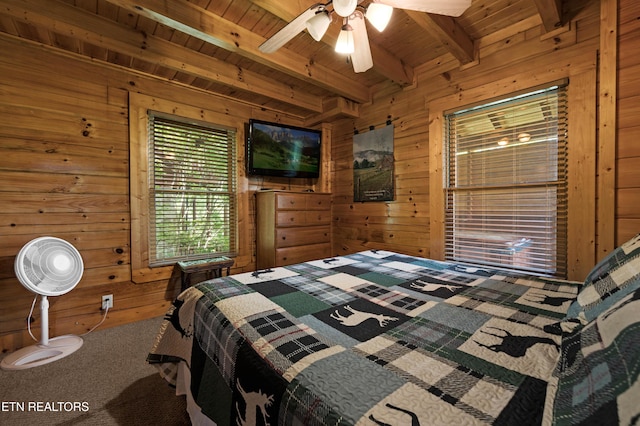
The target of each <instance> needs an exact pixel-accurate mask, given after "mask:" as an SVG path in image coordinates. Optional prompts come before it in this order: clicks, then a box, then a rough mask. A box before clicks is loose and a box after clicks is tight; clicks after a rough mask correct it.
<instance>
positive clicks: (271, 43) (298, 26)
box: [258, 3, 325, 53]
mask: <svg viewBox="0 0 640 426" xmlns="http://www.w3.org/2000/svg"><path fill="white" fill-rule="evenodd" d="M324 8H325V5H323V4H320V3H318V4H314V5H313V6H311V7H310V8H309V9H307V10H305V11H304V12H302V13H301V14H300V15H298V16H297V17H296V18H295V19H294V20H293V21H291V22H289V23H288V24H287V25H285V26H284V27H283V28H282V29H281V30H280V31H278V32H277V33H275V34H274V35H272V36H271V37H270V38H269V39H268V40H267V41H265V42H264V43H262V44H261V45H260V46H259V47H258V49H259V50H260V51H261V52H262V53H273V52H275V51H276V50H278V49H280V48H281V47H282V46H284V45H285V44H286V43H287V42H288V41H289V40H291V39H292V38H294V37H295V36H297V35H298V34H300V33H301V32H302V31H303V30H304V29H305V28H306V23H307V21H308V20H309V19H311V18H313V17H314V16H315V15H316V12H319V11H322V10H324Z"/></svg>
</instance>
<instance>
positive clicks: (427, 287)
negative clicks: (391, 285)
mask: <svg viewBox="0 0 640 426" xmlns="http://www.w3.org/2000/svg"><path fill="white" fill-rule="evenodd" d="M460 287H462V286H460V285H448V284H434V283H428V282H425V281H422V280H415V281H414V282H412V283H411V288H415V289H417V290H421V291H436V290H440V289H441V288H446V289H447V290H449V291H450V292H452V293H453V292H454V291H456V290H458V289H459V288H460Z"/></svg>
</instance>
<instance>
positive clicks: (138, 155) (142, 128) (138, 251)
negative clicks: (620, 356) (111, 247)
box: [129, 93, 244, 283]
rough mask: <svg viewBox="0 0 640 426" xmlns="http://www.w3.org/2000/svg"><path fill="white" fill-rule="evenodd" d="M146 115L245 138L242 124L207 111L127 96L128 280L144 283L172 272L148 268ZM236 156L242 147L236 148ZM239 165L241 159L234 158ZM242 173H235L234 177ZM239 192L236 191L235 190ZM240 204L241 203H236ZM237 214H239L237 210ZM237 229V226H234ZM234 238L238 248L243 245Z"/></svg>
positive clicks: (137, 94) (169, 267)
mask: <svg viewBox="0 0 640 426" xmlns="http://www.w3.org/2000/svg"><path fill="white" fill-rule="evenodd" d="M149 111H156V112H160V113H164V114H170V115H176V116H179V117H184V118H187V119H192V120H196V121H200V122H209V123H216V124H219V125H221V126H225V127H230V128H235V129H236V137H237V140H238V141H242V140H243V138H244V122H243V121H242V120H240V119H238V118H234V117H231V116H229V115H225V114H222V113H219V112H215V111H213V110H207V109H203V108H199V107H196V106H192V105H186V104H182V103H179V102H175V101H169V100H165V99H159V98H156V97H152V96H147V95H143V94H140V93H130V94H129V161H130V178H129V181H130V202H131V280H132V281H133V282H134V283H146V282H152V281H157V280H164V279H168V278H170V276H171V273H172V271H173V265H170V266H157V267H150V266H149V260H150V259H149V220H150V218H149V213H148V212H149V194H148V188H149V175H148V173H149V170H148V164H149V145H148V140H149V137H148V136H149V135H148V131H149V114H148V113H149ZM237 145H238V146H237V147H236V149H237V150H238V153H239V152H241V149H240V148H241V146H243V145H242V144H241V143H238V144H237ZM236 161H238V164H240V162H241V161H243V157H242V156H241V157H240V158H237V159H236ZM241 172H242V170H236V174H237V177H238V176H240V174H241ZM238 190H239V189H238ZM238 202H239V203H241V202H242V201H241V200H238ZM237 209H238V210H237V211H238V214H239V213H240V212H241V211H242V210H241V209H240V206H238V207H237ZM237 226H238V228H239V225H237ZM242 240H243V239H242V236H241V235H238V236H237V244H238V246H240V245H241V244H242Z"/></svg>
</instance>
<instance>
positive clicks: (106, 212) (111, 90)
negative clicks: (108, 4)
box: [0, 35, 330, 352]
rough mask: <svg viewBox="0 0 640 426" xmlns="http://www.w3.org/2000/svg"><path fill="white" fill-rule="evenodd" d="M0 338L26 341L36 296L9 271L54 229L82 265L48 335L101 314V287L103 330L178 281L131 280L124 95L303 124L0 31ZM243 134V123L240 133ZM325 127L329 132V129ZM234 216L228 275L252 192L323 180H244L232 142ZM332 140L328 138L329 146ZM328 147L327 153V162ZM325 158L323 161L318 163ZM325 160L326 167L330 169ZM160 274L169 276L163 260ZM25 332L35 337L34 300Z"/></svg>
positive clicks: (166, 294) (248, 245) (241, 265)
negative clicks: (25, 249)
mask: <svg viewBox="0 0 640 426" xmlns="http://www.w3.org/2000/svg"><path fill="white" fill-rule="evenodd" d="M0 51H2V52H3V54H2V55H0V76H2V77H0V113H1V115H2V126H0V158H1V159H2V160H0V180H1V181H2V186H1V187H0V205H1V206H2V207H1V208H0V240H1V241H2V244H1V245H0V345H1V347H2V351H3V352H4V351H11V350H14V349H16V348H20V347H23V346H26V345H29V344H32V343H33V341H32V340H31V337H30V336H29V334H28V332H27V327H26V326H27V322H26V319H27V317H28V314H29V309H30V307H31V303H32V300H33V294H32V293H30V292H28V291H27V290H26V289H24V288H23V287H22V285H20V283H19V282H18V281H17V279H16V278H15V274H14V271H13V262H14V259H15V256H16V254H17V252H18V251H19V250H20V248H21V247H22V246H23V245H24V244H25V243H26V242H28V241H30V240H31V239H33V238H36V237H39V236H43V235H52V236H56V237H60V238H63V239H65V240H67V241H69V242H71V243H72V244H74V245H75V246H76V247H77V248H78V249H79V250H80V252H81V255H82V257H83V259H84V263H85V272H84V276H83V278H82V280H81V282H80V283H79V284H78V286H77V287H76V288H75V289H74V290H73V291H71V292H70V293H67V294H66V295H64V296H61V297H52V298H50V304H51V307H50V335H51V336H52V337H54V336H57V335H61V334H70V333H73V334H82V333H84V332H86V331H87V330H88V329H90V328H91V327H92V326H93V325H95V324H97V323H98V322H99V321H100V319H101V318H102V312H101V311H100V304H101V295H103V294H113V295H114V308H113V309H112V310H110V311H109V314H108V318H107V320H106V321H105V322H104V324H103V325H102V326H101V327H111V326H114V325H119V324H123V323H128V322H132V321H136V320H141V319H145V318H149V317H153V316H159V315H162V314H164V312H165V311H166V310H167V308H168V307H169V305H170V303H171V301H172V300H173V298H174V297H175V295H176V294H177V291H178V290H179V285H178V286H177V285H176V284H177V277H176V276H173V278H172V279H170V280H167V279H160V278H156V280H155V281H151V282H147V283H144V284H134V283H133V282H132V281H131V252H130V250H131V244H130V241H131V240H130V238H131V236H130V231H131V220H130V201H129V188H130V182H129V177H130V172H129V124H128V116H129V114H128V93H129V92H130V91H131V92H139V93H143V94H149V95H153V96H156V97H158V98H161V99H166V100H168V101H172V102H183V103H189V104H190V105H194V106H197V107H200V108H207V107H209V106H211V105H212V104H218V105H225V106H227V109H228V111H232V112H233V114H236V116H238V117H239V119H241V120H244V121H245V122H248V119H249V118H250V117H253V118H260V119H263V120H269V121H280V122H285V123H287V124H293V125H302V124H303V123H302V122H301V121H300V120H299V119H296V118H293V117H286V116H283V115H282V114H276V113H275V112H273V111H268V110H263V109H262V108H261V107H254V106H251V105H247V104H243V103H239V102H233V101H232V100H230V99H227V98H218V99H217V98H216V97H215V96H212V95H211V94H208V93H204V92H198V91H195V90H190V89H187V88H185V87H184V86H181V85H179V84H175V83H170V82H167V81H163V80H160V79H154V78H149V77H147V76H145V75H143V74H133V73H131V72H126V71H124V70H122V69H119V68H116V67H109V66H101V65H99V64H98V63H93V62H92V61H89V60H84V59H79V57H75V56H73V55H69V54H63V53H60V52H57V51H55V50H53V49H50V48H45V47H41V46H38V45H36V44H35V43H30V42H26V41H23V40H19V39H15V38H12V37H11V36H6V35H3V36H0ZM239 130H240V132H239V134H240V135H244V129H239ZM325 135H326V136H327V137H329V138H330V128H328V129H327V131H326V132H325ZM239 139H240V140H239V142H240V145H239V147H238V163H239V176H238V181H239V182H238V185H239V192H240V193H239V196H240V197H241V198H242V200H243V202H242V203H241V206H244V207H243V210H242V211H240V212H239V214H240V215H241V216H242V217H243V218H249V219H248V220H246V221H244V223H248V224H249V226H248V228H249V229H243V233H242V235H244V237H243V238H242V240H241V241H240V248H239V251H240V252H239V259H241V260H240V261H239V262H238V264H236V265H235V267H234V268H233V272H242V271H245V270H253V269H254V266H255V226H254V224H255V219H254V218H255V212H254V209H255V197H253V193H254V192H255V191H256V190H258V189H260V188H262V187H269V188H277V189H292V190H303V189H308V188H312V189H315V190H316V191H322V190H327V189H330V186H329V185H330V184H329V179H328V169H326V170H324V173H323V177H322V178H321V179H304V180H288V179H255V178H251V179H247V177H246V176H245V174H244V166H243V164H244V139H243V136H241V137H240V138H239ZM327 146H328V147H330V141H328V142H327ZM329 154H330V151H328V152H327V154H326V155H327V160H328V155H329ZM325 164H327V165H329V164H330V161H325ZM327 167H328V166H327ZM165 269H166V271H164V273H159V274H158V276H159V277H161V276H167V277H171V276H172V272H173V271H172V268H171V267H169V268H165ZM33 316H34V318H35V322H34V323H33V331H34V334H35V336H36V338H39V336H40V329H39V324H40V312H39V308H38V307H37V306H36V309H35V311H34V315H33Z"/></svg>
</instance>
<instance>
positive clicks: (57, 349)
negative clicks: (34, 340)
mask: <svg viewBox="0 0 640 426" xmlns="http://www.w3.org/2000/svg"><path fill="white" fill-rule="evenodd" d="M82 343H83V340H82V338H81V337H79V336H73V335H67V336H59V337H54V338H53V339H49V344H47V345H43V344H37V345H32V346H27V347H26V348H22V349H19V350H17V351H15V352H13V353H10V354H9V355H7V356H6V357H4V358H3V359H2V362H1V363H0V367H1V368H2V369H3V370H25V369H27V368H31V367H37V366H39V365H44V364H48V363H50V362H53V361H57V360H59V359H60V358H64V357H66V356H67V355H71V354H72V353H74V352H75V351H77V350H78V349H80V347H81V346H82Z"/></svg>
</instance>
